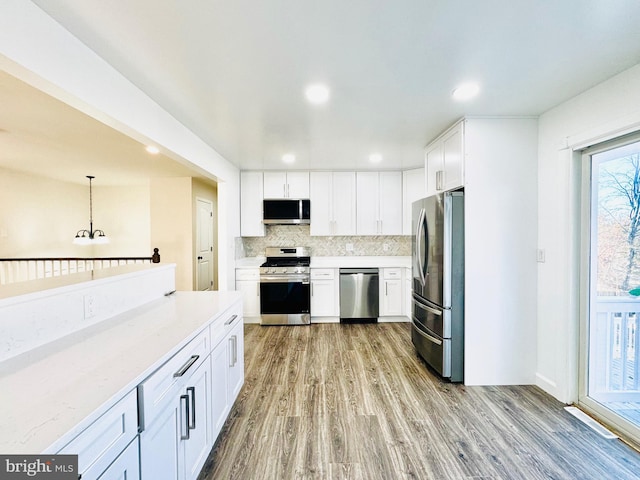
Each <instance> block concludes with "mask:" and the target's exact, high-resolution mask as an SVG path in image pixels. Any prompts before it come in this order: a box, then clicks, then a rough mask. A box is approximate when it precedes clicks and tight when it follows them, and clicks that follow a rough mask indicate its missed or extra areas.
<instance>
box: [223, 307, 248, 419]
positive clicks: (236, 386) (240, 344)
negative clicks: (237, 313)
mask: <svg viewBox="0 0 640 480" xmlns="http://www.w3.org/2000/svg"><path fill="white" fill-rule="evenodd" d="M227 339H228V340H227V342H228V351H227V360H228V363H227V365H228V366H229V376H228V381H229V384H228V385H229V387H228V389H227V401H228V402H229V408H231V406H232V405H233V402H235V401H236V398H237V397H238V394H239V393H240V389H241V388H242V384H243V383H244V324H243V323H242V317H239V318H238V319H237V320H236V321H235V322H234V324H233V325H232V330H231V333H230V334H229V336H228V337H227Z"/></svg>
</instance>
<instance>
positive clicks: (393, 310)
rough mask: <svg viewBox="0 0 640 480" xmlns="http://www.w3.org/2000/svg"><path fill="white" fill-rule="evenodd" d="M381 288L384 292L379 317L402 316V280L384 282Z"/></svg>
mask: <svg viewBox="0 0 640 480" xmlns="http://www.w3.org/2000/svg"><path fill="white" fill-rule="evenodd" d="M382 286H383V290H384V291H383V292H382V306H381V307H382V308H381V312H380V316H394V317H395V316H400V315H402V303H403V302H402V280H384V281H383V282H382Z"/></svg>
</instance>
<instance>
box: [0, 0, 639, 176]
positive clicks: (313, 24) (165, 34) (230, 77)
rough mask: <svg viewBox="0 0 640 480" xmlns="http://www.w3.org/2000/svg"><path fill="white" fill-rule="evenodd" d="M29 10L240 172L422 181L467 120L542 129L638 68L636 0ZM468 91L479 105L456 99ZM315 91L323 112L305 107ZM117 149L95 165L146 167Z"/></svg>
mask: <svg viewBox="0 0 640 480" xmlns="http://www.w3.org/2000/svg"><path fill="white" fill-rule="evenodd" d="M33 1H34V3H35V4H37V5H39V6H40V7H41V8H42V9H43V10H44V11H45V12H47V13H48V14H49V15H51V16H52V17H53V18H54V19H56V20H57V21H58V22H59V23H60V24H62V25H63V26H64V27H65V28H66V29H68V30H69V31H70V32H71V33H73V34H74V35H75V36H77V37H78V38H79V39H80V40H81V41H82V42H84V43H85V44H86V45H87V46H89V47H90V48H91V49H93V50H94V51H95V52H97V53H98V54H99V55H100V56H102V57H103V58H104V59H105V60H106V61H107V62H109V63H110V64H111V65H113V66H114V67H115V68H116V69H117V70H119V71H120V72H121V73H122V74H123V75H124V76H125V77H127V78H128V79H129V80H130V81H131V82H133V83H134V84H135V85H137V86H138V87H139V88H140V89H142V90H143V91H144V92H146V93H147V94H148V95H149V96H150V97H151V98H153V99H154V100H155V101H156V102H157V103H158V104H160V105H161V106H162V107H163V108H164V109H165V110H167V111H168V112H169V113H170V114H172V115H173V116H174V117H175V118H176V119H178V120H179V121H180V122H182V123H183V124H184V125H185V126H187V127H188V128H189V129H191V130H192V131H193V132H194V133H195V134H197V135H198V136H199V137H201V138H202V139H203V140H204V141H205V142H207V143H208V144H209V145H211V146H212V147H213V148H215V149H216V150H217V151H218V152H219V153H220V154H221V155H223V156H224V157H225V158H226V159H227V160H229V161H230V162H232V163H234V164H235V165H237V166H238V167H239V168H241V169H282V168H293V169H343V170H344V169H398V168H400V169H404V168H412V167H418V166H420V165H421V163H422V161H423V160H422V149H423V147H424V146H425V144H426V143H427V142H428V141H429V140H430V139H432V138H433V137H434V136H435V135H437V134H438V133H439V132H440V131H441V130H443V129H444V128H446V127H447V126H448V125H450V124H452V123H453V122H454V121H455V120H456V119H458V118H459V117H461V116H463V115H527V116H528V115H534V116H535V115H539V114H541V113H543V112H544V111H546V110H548V109H549V108H551V107H553V106H555V105H557V104H559V103H561V102H563V101H565V100H567V99H569V98H571V97H573V96H575V95H577V94H578V93H580V92H582V91H584V90H586V89H588V88H590V87H592V86H594V85H596V84H598V83H600V82H602V81H603V80H605V79H607V78H609V77H611V76H613V75H615V74H616V73H619V72H621V71H623V70H625V69H627V68H629V67H631V66H633V65H635V64H637V63H638V62H640V29H638V24H640V2H638V1H637V0H617V1H616V2H611V1H610V0H562V1H540V0H516V1H511V2H505V1H502V0H396V1H393V2H392V1H388V0H350V1H344V0H323V1H320V2H318V1H308V0H262V1H255V0H234V1H231V0H226V1H225V0H183V1H175V0H136V1H135V2H127V4H126V8H124V7H123V3H122V2H121V1H119V0H55V1H52V0H33ZM466 81H476V82H478V83H479V85H480V93H479V95H478V96H477V97H476V98H474V99H473V100H471V101H468V102H466V103H465V102H457V101H455V100H453V99H452V97H451V91H452V90H453V88H454V87H455V86H456V85H458V84H459V83H461V82H466ZM314 82H324V83H326V84H327V85H328V86H329V88H330V90H331V96H330V99H329V102H328V103H327V104H325V105H322V106H313V105H310V104H309V103H308V102H306V100H305V98H304V95H303V90H304V88H305V86H306V85H307V84H309V83H314ZM5 83H11V82H7V80H6V79H4V80H3V84H2V88H3V89H4V84H5ZM3 96H4V93H3ZM4 100H5V99H4V98H2V101H3V102H4ZM3 107H4V105H3ZM43 116H44V117H46V115H44V114H43ZM2 120H3V121H8V122H9V123H8V127H9V128H7V127H5V126H4V125H5V124H0V128H3V129H5V130H9V129H10V128H11V127H12V125H11V121H10V119H6V118H2ZM59 127H60V128H61V129H62V127H63V125H60V126H59ZM41 130H42V131H41V132H33V133H41V135H42V137H44V138H45V139H48V141H49V142H50V143H53V145H51V146H52V147H56V146H57V147H58V148H59V149H60V150H64V148H65V147H63V146H61V145H60V144H58V145H56V144H55V143H56V142H59V143H65V142H67V143H65V145H68V147H69V148H71V149H73V148H74V146H77V147H78V148H79V149H80V152H82V153H79V154H78V158H77V160H78V163H80V162H81V161H82V160H81V158H80V157H82V156H83V155H84V154H86V153H87V152H86V150H82V148H83V147H82V138H78V137H83V138H86V137H85V136H82V135H68V136H65V135H64V134H63V132H58V133H56V135H55V136H53V135H52V133H51V130H49V128H48V127H47V123H46V118H44V119H43V123H42V128H41ZM96 135H105V136H108V135H110V134H109V133H106V132H102V133H97V132H96ZM96 135H92V136H91V138H93V139H96V138H98V137H96ZM51 137H53V138H51ZM0 138H1V137H0ZM34 141H37V139H36V138H34ZM131 142H133V141H131ZM125 143H126V142H125ZM134 144H135V145H134ZM128 147H129V150H127V151H124V150H123V151H122V152H120V153H119V154H118V155H109V156H108V157H109V158H104V159H103V160H104V161H105V162H107V163H109V162H112V161H116V157H117V158H121V159H122V161H125V159H126V158H127V155H129V154H131V155H133V156H135V157H136V158H137V160H136V161H139V162H141V164H145V162H146V164H148V162H149V161H150V159H149V158H148V155H147V156H140V155H136V154H134V153H133V150H134V149H137V148H139V144H137V143H136V142H133V144H130V145H128ZM134 147H135V148H134ZM123 148H125V147H123ZM53 151H54V153H58V151H57V150H55V148H53ZM374 152H375V153H380V154H381V155H382V157H383V159H382V162H381V163H379V164H376V165H372V164H371V163H370V162H369V160H368V157H369V155H370V154H371V153H374ZM38 153H41V157H42V158H41V159H39V160H38V159H35V160H33V161H34V164H36V163H37V162H38V161H41V162H42V161H49V162H53V161H55V163H56V165H57V166H59V168H67V167H69V168H72V166H73V164H75V162H74V161H72V160H71V158H70V157H72V155H71V153H70V152H67V153H68V155H67V158H66V159H65V158H64V157H60V156H53V157H52V156H50V155H49V156H46V155H44V154H42V152H38V151H35V152H33V156H34V157H35V156H36V154H38ZM286 153H293V154H295V156H296V162H295V163H294V164H292V165H284V164H283V163H282V156H283V155H284V154H286ZM25 156H28V152H25ZM85 158H86V157H85ZM23 160H24V161H26V159H23ZM156 160H157V157H155V158H154V159H153V161H156ZM165 160H167V161H169V159H165ZM64 162H67V163H64ZM92 162H93V163H94V164H95V165H96V168H97V166H98V164H101V162H102V160H97V159H95V158H94V159H92ZM84 170H85V171H83V172H82V175H85V174H87V172H86V170H87V168H84ZM88 173H91V172H88ZM96 176H98V175H97V174H96Z"/></svg>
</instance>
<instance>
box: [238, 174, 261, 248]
mask: <svg viewBox="0 0 640 480" xmlns="http://www.w3.org/2000/svg"><path fill="white" fill-rule="evenodd" d="M262 200H263V176H262V172H241V173H240V234H241V235H242V236H243V237H264V235H265V228H264V224H263V223H262Z"/></svg>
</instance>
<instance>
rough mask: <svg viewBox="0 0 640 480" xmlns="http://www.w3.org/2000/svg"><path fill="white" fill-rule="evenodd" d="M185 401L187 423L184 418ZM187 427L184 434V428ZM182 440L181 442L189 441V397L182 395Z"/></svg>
mask: <svg viewBox="0 0 640 480" xmlns="http://www.w3.org/2000/svg"><path fill="white" fill-rule="evenodd" d="M183 400H184V412H185V418H186V419H187V421H186V423H185V422H184V421H183V418H182V401H183ZM183 425H184V426H185V427H186V428H185V429H184V430H185V432H184V433H182V426H183ZM180 439H181V440H189V395H180Z"/></svg>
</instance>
